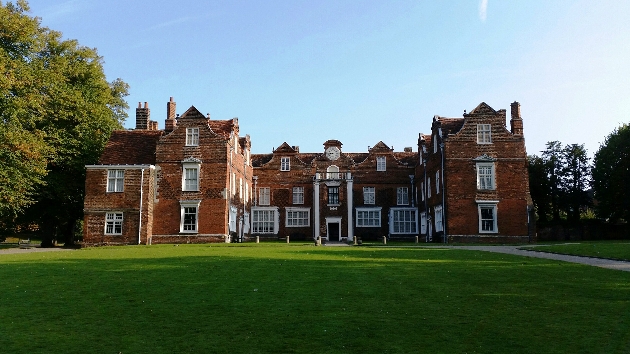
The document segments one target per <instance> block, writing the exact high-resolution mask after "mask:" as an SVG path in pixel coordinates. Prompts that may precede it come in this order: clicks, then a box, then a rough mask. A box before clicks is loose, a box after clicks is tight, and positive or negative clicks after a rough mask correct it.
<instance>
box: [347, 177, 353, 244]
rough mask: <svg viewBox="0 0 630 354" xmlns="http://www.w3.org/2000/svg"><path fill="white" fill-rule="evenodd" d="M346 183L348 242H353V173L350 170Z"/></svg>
mask: <svg viewBox="0 0 630 354" xmlns="http://www.w3.org/2000/svg"><path fill="white" fill-rule="evenodd" d="M346 183H347V184H348V242H352V240H353V239H354V232H353V230H354V228H353V227H352V225H353V221H352V174H350V172H348V173H347V175H346Z"/></svg>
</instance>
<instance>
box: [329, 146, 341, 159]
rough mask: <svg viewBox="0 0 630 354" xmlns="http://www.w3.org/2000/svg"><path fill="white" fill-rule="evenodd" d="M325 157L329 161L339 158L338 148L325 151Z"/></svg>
mask: <svg viewBox="0 0 630 354" xmlns="http://www.w3.org/2000/svg"><path fill="white" fill-rule="evenodd" d="M326 157H327V158H328V159H329V160H333V161H334V160H336V159H338V158H339V148H338V147H336V146H331V147H329V148H328V149H326Z"/></svg>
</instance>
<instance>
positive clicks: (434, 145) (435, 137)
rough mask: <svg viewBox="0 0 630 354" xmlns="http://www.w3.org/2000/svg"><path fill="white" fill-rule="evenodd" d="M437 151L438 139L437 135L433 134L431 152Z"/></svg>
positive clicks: (435, 152)
mask: <svg viewBox="0 0 630 354" xmlns="http://www.w3.org/2000/svg"><path fill="white" fill-rule="evenodd" d="M437 151H438V139H437V135H434V136H433V153H434V154H437Z"/></svg>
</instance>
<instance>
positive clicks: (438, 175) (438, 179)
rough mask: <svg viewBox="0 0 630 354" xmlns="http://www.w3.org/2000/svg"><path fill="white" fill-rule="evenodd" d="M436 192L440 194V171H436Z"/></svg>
mask: <svg viewBox="0 0 630 354" xmlns="http://www.w3.org/2000/svg"><path fill="white" fill-rule="evenodd" d="M435 194H440V171H439V170H438V171H437V172H435Z"/></svg>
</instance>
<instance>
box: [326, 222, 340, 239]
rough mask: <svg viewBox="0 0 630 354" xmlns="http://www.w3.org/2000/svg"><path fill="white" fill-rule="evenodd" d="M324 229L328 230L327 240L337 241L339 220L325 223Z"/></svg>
mask: <svg viewBox="0 0 630 354" xmlns="http://www.w3.org/2000/svg"><path fill="white" fill-rule="evenodd" d="M326 229H327V230H328V235H327V236H328V241H334V242H339V234H340V231H341V223H340V222H338V221H337V222H329V223H327V224H326Z"/></svg>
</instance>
